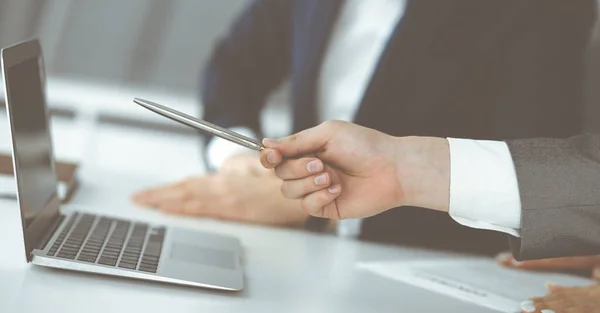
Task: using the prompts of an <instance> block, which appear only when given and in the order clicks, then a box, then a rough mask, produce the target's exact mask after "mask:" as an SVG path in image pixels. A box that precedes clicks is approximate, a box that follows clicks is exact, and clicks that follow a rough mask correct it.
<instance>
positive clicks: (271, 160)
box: [267, 151, 277, 164]
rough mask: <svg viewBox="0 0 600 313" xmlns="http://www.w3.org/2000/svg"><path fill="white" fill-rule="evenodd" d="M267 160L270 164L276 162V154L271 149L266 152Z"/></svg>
mask: <svg viewBox="0 0 600 313" xmlns="http://www.w3.org/2000/svg"><path fill="white" fill-rule="evenodd" d="M267 161H269V163H271V164H275V163H277V156H276V155H275V152H273V151H271V152H269V154H267Z"/></svg>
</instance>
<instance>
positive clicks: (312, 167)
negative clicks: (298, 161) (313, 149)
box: [306, 160, 323, 173]
mask: <svg viewBox="0 0 600 313" xmlns="http://www.w3.org/2000/svg"><path fill="white" fill-rule="evenodd" d="M306 169H307V170H308V172H309V173H318V172H320V171H322V170H323V163H321V161H319V160H313V161H310V162H308V164H306Z"/></svg>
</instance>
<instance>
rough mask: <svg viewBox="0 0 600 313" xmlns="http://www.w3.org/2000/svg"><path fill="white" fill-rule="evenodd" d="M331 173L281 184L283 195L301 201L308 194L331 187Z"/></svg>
mask: <svg viewBox="0 0 600 313" xmlns="http://www.w3.org/2000/svg"><path fill="white" fill-rule="evenodd" d="M330 184H331V179H330V178H329V173H321V174H318V175H313V176H309V177H305V178H302V179H296V180H286V181H284V182H283V184H281V193H282V194H283V196H284V197H286V198H289V199H300V198H302V197H304V196H306V195H308V194H311V193H313V192H316V191H318V190H321V189H323V188H327V187H329V185H330Z"/></svg>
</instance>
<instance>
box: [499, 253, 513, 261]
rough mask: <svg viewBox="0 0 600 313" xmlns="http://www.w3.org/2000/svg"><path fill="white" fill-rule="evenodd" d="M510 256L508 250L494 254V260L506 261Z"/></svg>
mask: <svg viewBox="0 0 600 313" xmlns="http://www.w3.org/2000/svg"><path fill="white" fill-rule="evenodd" d="M511 256H512V254H510V253H508V252H503V253H500V254H498V255H497V256H496V261H498V262H506V261H508V259H510V257H511Z"/></svg>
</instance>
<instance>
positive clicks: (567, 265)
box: [496, 252, 600, 281]
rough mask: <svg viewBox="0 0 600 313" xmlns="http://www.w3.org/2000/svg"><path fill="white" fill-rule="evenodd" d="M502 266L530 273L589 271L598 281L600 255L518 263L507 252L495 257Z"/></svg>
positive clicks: (599, 276)
mask: <svg viewBox="0 0 600 313" xmlns="http://www.w3.org/2000/svg"><path fill="white" fill-rule="evenodd" d="M496 260H497V261H498V263H500V264H501V265H502V266H505V267H510V268H516V269H521V270H531V271H536V270H539V271H562V270H588V269H589V270H591V271H592V278H593V279H595V280H597V281H600V255H594V256H581V257H568V258H553V259H543V260H531V261H524V262H518V261H516V260H515V259H514V258H513V256H512V254H510V253H509V252H505V253H501V254H499V255H498V256H497V257H496Z"/></svg>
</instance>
